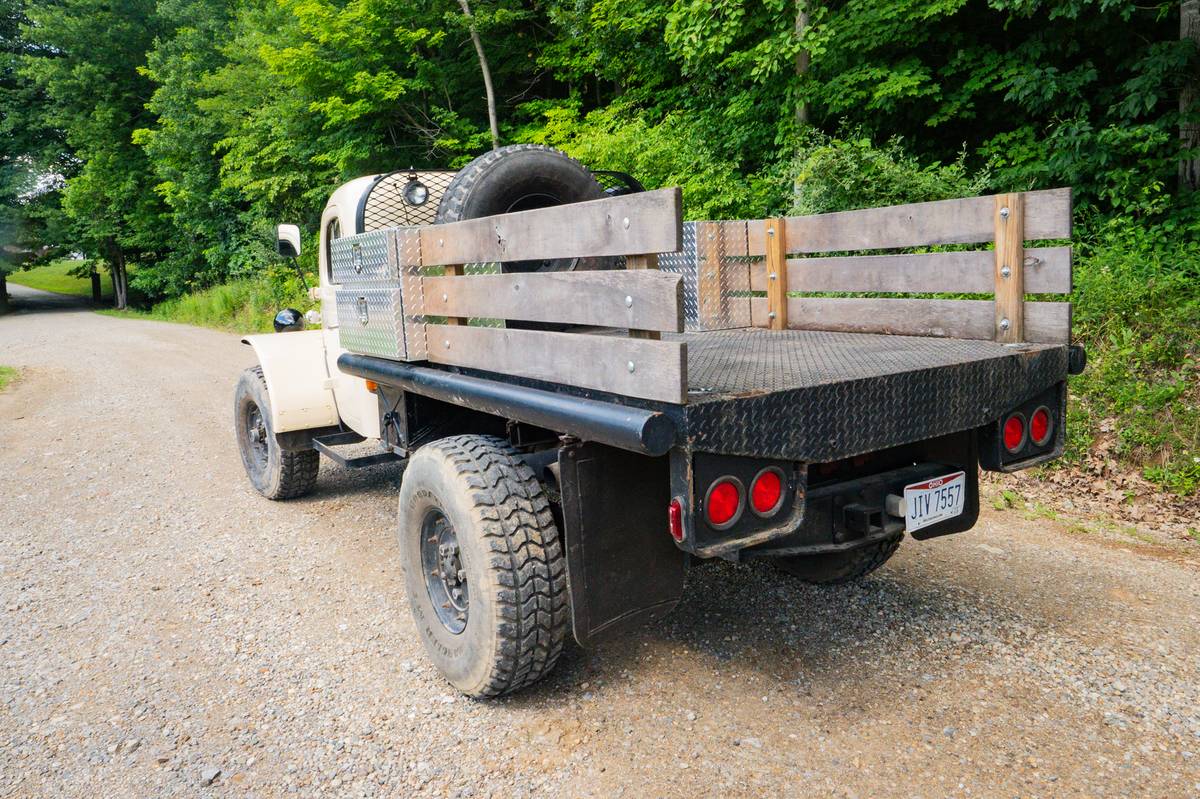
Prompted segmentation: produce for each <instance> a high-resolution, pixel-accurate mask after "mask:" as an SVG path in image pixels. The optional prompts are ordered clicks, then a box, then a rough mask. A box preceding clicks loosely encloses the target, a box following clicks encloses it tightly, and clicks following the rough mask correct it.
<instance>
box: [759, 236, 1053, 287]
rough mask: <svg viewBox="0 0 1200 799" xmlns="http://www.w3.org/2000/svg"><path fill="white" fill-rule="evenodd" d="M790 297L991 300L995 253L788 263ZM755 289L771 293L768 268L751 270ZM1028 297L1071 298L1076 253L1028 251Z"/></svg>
mask: <svg viewBox="0 0 1200 799" xmlns="http://www.w3.org/2000/svg"><path fill="white" fill-rule="evenodd" d="M787 263H788V273H787V274H788V278H787V280H788V290H789V291H879V292H893V293H905V294H934V293H939V292H956V293H961V294H991V293H992V292H994V291H995V290H996V281H995V278H994V274H995V271H996V255H995V252H993V251H992V250H967V251H964V252H928V253H919V254H899V255H841V256H830V257H825V258H789V259H788V262H787ZM750 287H751V288H752V289H753V290H754V291H766V290H767V266H766V262H765V261H756V262H754V263H753V264H752V265H751V267H750ZM1025 293H1026V294H1070V293H1071V248H1070V247H1034V248H1032V249H1028V250H1025Z"/></svg>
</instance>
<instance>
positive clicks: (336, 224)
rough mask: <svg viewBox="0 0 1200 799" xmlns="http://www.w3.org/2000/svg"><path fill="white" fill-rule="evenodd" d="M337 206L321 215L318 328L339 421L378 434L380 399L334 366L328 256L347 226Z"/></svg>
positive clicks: (337, 344) (336, 344)
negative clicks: (322, 340)
mask: <svg viewBox="0 0 1200 799" xmlns="http://www.w3.org/2000/svg"><path fill="white" fill-rule="evenodd" d="M344 221H345V220H343V219H342V217H341V215H340V214H339V212H338V207H337V206H335V205H330V206H328V207H326V208H325V213H324V214H322V216H321V242H320V255H319V264H318V268H319V270H320V273H321V287H320V294H321V329H322V332H323V333H324V336H325V365H326V369H327V370H328V372H329V379H330V381H331V383H332V384H333V396H334V399H336V401H337V407H338V415H339V416H340V417H341V419H342V422H343V423H344V424H345V425H346V426H347V427H349V428H350V429H351V430H354V431H355V432H356V433H358V434H359V435H362V436H365V437H367V438H378V437H379V402H378V399H377V398H376V397H375V395H374V394H372V393H371V392H370V391H367V384H366V382H365V381H364V380H362V379H360V378H357V377H351V376H350V375H346V374H343V373H342V372H341V371H340V370H339V369H338V367H337V359H338V356H339V355H341V354H342V353H343V352H345V351H346V350H344V349H342V343H341V337H340V335H339V332H338V316H337V290H338V286H337V285H336V284H335V283H334V282H333V264H332V261H331V259H330V257H329V245H330V244H331V243H332V242H333V241H335V240H337V239H339V238H341V237H342V235H343V234H344V231H345V230H347V229H348V228H347V227H345V226H344V225H343V222H344Z"/></svg>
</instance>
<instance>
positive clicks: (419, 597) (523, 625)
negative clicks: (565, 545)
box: [399, 435, 568, 698]
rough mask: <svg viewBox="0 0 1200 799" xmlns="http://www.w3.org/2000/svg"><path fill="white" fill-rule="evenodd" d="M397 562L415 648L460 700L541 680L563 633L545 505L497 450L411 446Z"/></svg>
mask: <svg viewBox="0 0 1200 799" xmlns="http://www.w3.org/2000/svg"><path fill="white" fill-rule="evenodd" d="M399 536H400V541H399V544H400V563H401V566H402V568H403V569H404V582H405V586H406V588H407V591H408V601H409V606H410V608H411V610H412V614H413V621H414V622H415V623H416V625H417V630H418V632H419V633H420V636H421V640H422V641H423V642H424V644H425V650H426V651H427V652H428V654H429V657H430V659H431V660H433V662H434V665H436V666H437V667H438V670H439V671H441V672H442V674H443V676H445V678H446V679H447V680H449V681H450V683H451V684H452V685H453V686H454V687H455V688H457V689H458V690H459V691H461V692H462V693H464V694H466V695H467V696H471V697H476V698H481V697H493V696H500V695H502V694H507V693H511V692H512V691H517V690H519V689H521V688H524V687H525V686H527V685H530V684H531V683H533V682H536V681H537V680H539V679H540V678H541V677H542V676H544V675H545V674H547V673H548V672H549V671H550V670H551V669H552V668H553V667H554V663H555V661H557V660H558V656H559V654H560V653H561V652H562V647H563V640H564V639H565V637H566V632H567V622H568V614H567V580H566V562H565V559H564V555H563V549H562V544H561V542H560V539H559V535H558V528H557V527H556V526H555V524H554V517H553V515H552V514H551V512H550V503H549V500H548V499H547V498H546V494H545V492H544V491H543V490H542V486H541V484H540V483H539V482H538V480H537V477H536V476H535V475H534V473H533V470H532V469H531V468H530V467H529V466H528V464H526V463H525V462H524V461H522V460H521V459H520V458H519V457H518V456H517V453H516V452H515V450H513V448H512V447H511V446H510V445H509V443H508V442H507V441H505V440H503V439H499V438H493V437H490V436H474V435H466V436H454V437H452V438H444V439H441V440H440V441H435V442H433V443H432V444H427V445H426V446H424V447H422V448H421V449H419V450H417V452H416V454H415V455H413V456H412V459H411V460H410V462H409V464H408V467H407V468H406V469H405V471H404V478H403V482H402V483H401V486H400V513H399Z"/></svg>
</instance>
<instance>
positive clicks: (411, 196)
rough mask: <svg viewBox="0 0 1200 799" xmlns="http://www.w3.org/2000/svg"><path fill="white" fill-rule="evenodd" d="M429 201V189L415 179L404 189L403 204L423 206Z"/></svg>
mask: <svg viewBox="0 0 1200 799" xmlns="http://www.w3.org/2000/svg"><path fill="white" fill-rule="evenodd" d="M428 200H429V188H428V187H427V186H426V185H425V184H424V183H422V182H421V181H419V180H417V179H415V178H414V179H412V180H410V181H409V182H408V185H407V186H405V187H404V202H406V203H408V204H409V205H424V204H425V203H426V202H427V201H428Z"/></svg>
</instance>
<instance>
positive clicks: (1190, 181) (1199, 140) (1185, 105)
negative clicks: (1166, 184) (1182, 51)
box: [1179, 0, 1200, 191]
mask: <svg viewBox="0 0 1200 799" xmlns="http://www.w3.org/2000/svg"><path fill="white" fill-rule="evenodd" d="M1179 38H1180V39H1191V40H1192V41H1193V42H1195V43H1196V46H1197V47H1200V0H1184V1H1183V2H1182V3H1180V4H1179ZM1197 99H1200V79H1197V77H1196V76H1195V75H1192V79H1191V81H1189V82H1188V83H1185V84H1184V85H1183V88H1181V89H1180V90H1179V115H1180V122H1179V143H1180V145H1181V146H1182V148H1183V149H1184V150H1192V151H1195V150H1197V149H1200V119H1197V118H1196V115H1197V112H1198V111H1200V108H1197ZM1198 188H1200V154H1196V153H1195V152H1193V153H1192V155H1190V156H1187V155H1185V156H1183V157H1181V158H1180V159H1179V189H1180V191H1195V190H1196V189H1198Z"/></svg>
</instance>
